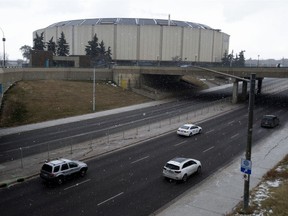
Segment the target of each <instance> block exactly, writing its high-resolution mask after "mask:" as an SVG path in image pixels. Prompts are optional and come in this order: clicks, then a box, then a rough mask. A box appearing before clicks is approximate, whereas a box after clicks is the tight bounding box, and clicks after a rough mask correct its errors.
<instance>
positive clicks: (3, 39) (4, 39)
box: [0, 27, 6, 68]
mask: <svg viewBox="0 0 288 216" xmlns="http://www.w3.org/2000/svg"><path fill="white" fill-rule="evenodd" d="M0 29H1V31H2V34H3V38H2V41H3V68H4V67H5V41H6V38H5V35H4V31H3V30H2V28H1V27H0Z"/></svg>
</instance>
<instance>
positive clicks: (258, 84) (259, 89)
mask: <svg viewBox="0 0 288 216" xmlns="http://www.w3.org/2000/svg"><path fill="white" fill-rule="evenodd" d="M257 80H258V82H257V94H261V90H262V80H263V78H259V79H257Z"/></svg>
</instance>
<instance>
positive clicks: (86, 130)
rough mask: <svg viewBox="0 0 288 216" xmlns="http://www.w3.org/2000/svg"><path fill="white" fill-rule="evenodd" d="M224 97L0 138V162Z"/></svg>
mask: <svg viewBox="0 0 288 216" xmlns="http://www.w3.org/2000/svg"><path fill="white" fill-rule="evenodd" d="M229 91H231V89H230V90H226V95H225V97H227V96H228V95H229V93H228V92H229ZM223 97H224V93H222V94H219V95H218V94H217V95H213V94H211V95H209V94H202V95H194V96H192V97H191V98H186V99H182V100H178V101H172V102H168V103H165V104H162V105H158V106H153V107H147V108H142V109H137V110H133V111H129V112H123V113H118V114H113V115H109V116H102V117H98V118H94V119H88V120H83V121H78V122H73V123H68V124H63V125H56V126H52V127H48V128H41V129H37V130H32V131H27V132H21V133H17V134H10V135H5V136H1V137H0V156H1V157H0V163H1V162H5V161H9V160H15V159H18V158H20V156H21V155H20V154H19V148H20V147H21V148H22V149H23V152H25V154H24V155H23V156H24V157H27V156H30V155H33V154H37V153H40V152H45V151H47V146H48V145H49V149H50V150H52V149H57V148H60V147H63V146H67V145H73V144H78V143H81V142H84V141H87V140H93V139H97V138H100V137H105V136H106V135H107V134H113V133H117V132H121V131H125V130H128V129H131V128H136V127H139V126H143V125H146V124H152V123H153V122H159V121H161V120H163V119H169V118H172V117H175V116H179V115H182V114H185V113H188V112H191V111H193V110H200V109H204V108H205V107H206V106H207V105H208V104H211V103H212V102H213V101H215V100H220V99H222V98H223ZM26 150H27V151H26Z"/></svg>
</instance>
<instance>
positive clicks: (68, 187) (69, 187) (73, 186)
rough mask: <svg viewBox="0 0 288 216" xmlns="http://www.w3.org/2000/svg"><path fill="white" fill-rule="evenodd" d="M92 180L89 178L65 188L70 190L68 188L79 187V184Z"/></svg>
mask: <svg viewBox="0 0 288 216" xmlns="http://www.w3.org/2000/svg"><path fill="white" fill-rule="evenodd" d="M90 180H91V179H87V180H85V181H83V182H79V183H77V184H75V185H72V186H70V187H67V188H64V190H68V189H71V188H74V187H77V186H79V185H81V184H84V183H86V182H88V181H90Z"/></svg>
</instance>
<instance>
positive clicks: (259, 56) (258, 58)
mask: <svg viewBox="0 0 288 216" xmlns="http://www.w3.org/2000/svg"><path fill="white" fill-rule="evenodd" d="M259 57H260V55H258V61H257V67H259Z"/></svg>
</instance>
